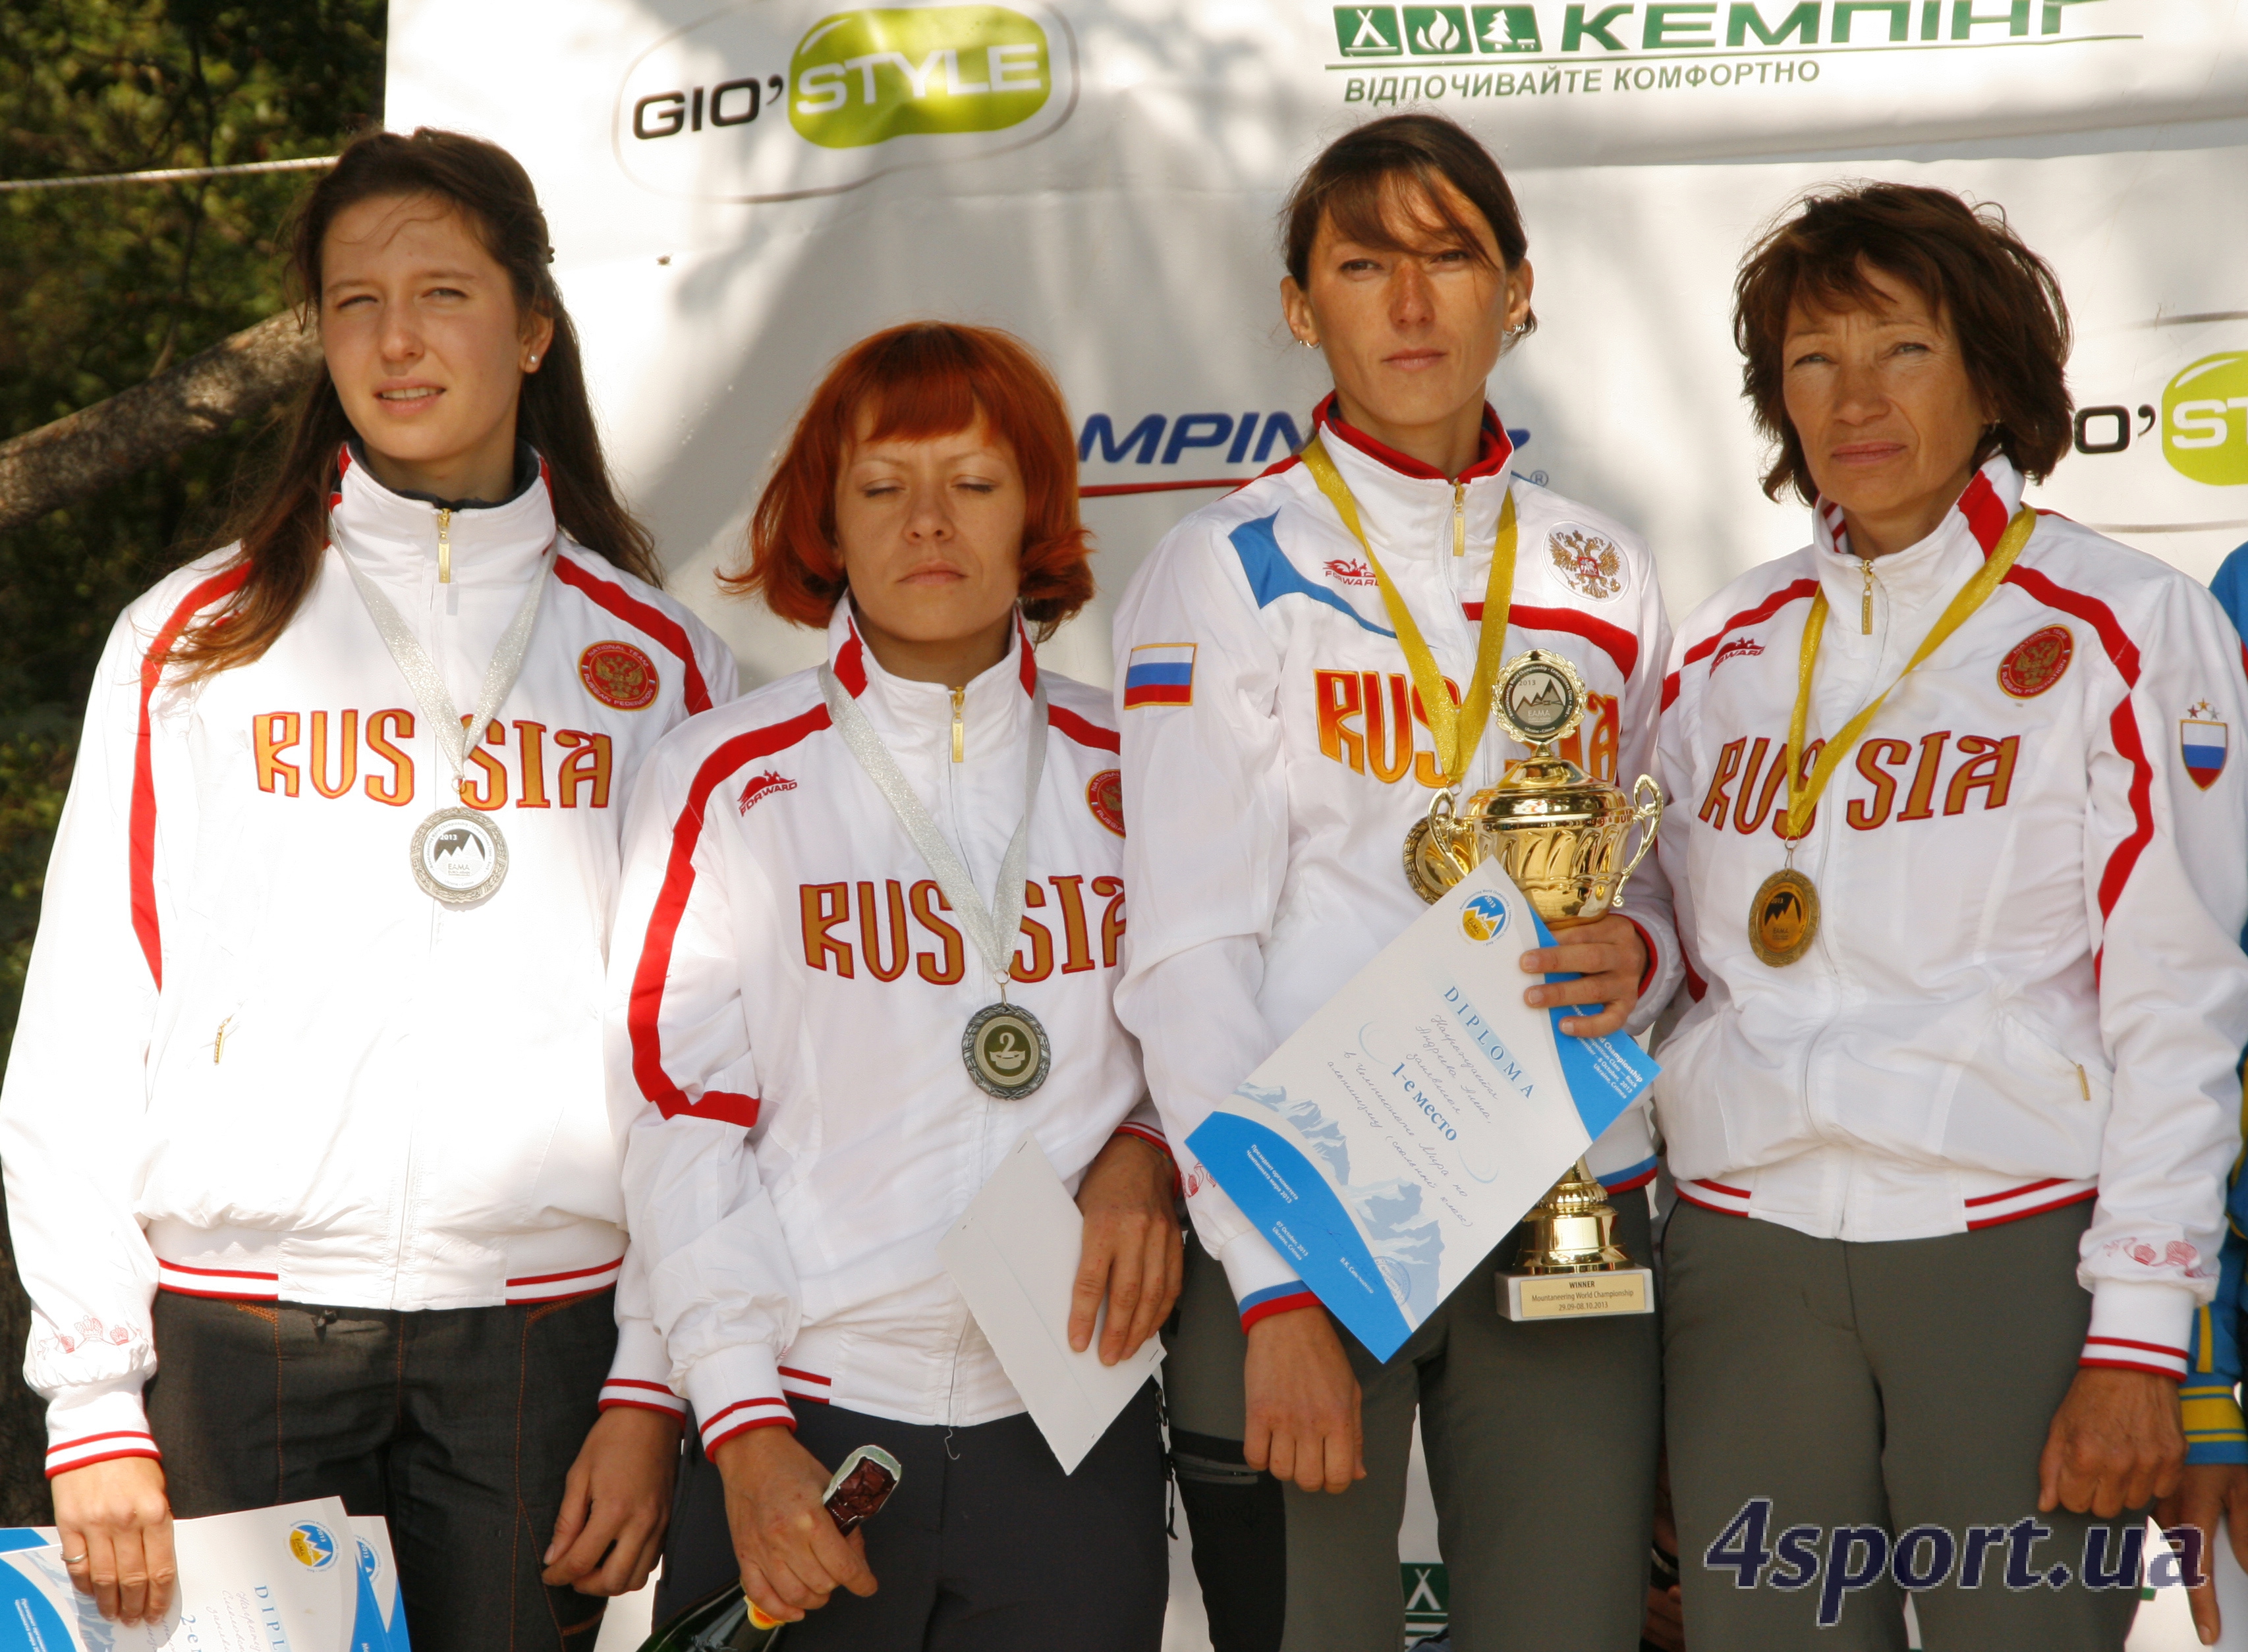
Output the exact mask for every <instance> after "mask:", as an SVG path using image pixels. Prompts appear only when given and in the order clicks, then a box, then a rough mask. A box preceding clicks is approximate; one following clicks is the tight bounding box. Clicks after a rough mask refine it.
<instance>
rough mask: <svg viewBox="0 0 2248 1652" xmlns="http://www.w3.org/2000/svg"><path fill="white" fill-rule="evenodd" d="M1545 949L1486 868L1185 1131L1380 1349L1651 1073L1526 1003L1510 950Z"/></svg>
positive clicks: (1505, 883)
mask: <svg viewBox="0 0 2248 1652" xmlns="http://www.w3.org/2000/svg"><path fill="white" fill-rule="evenodd" d="M1552 944H1553V936H1552V933H1551V932H1550V931H1549V930H1547V929H1546V926H1545V924H1544V923H1543V922H1540V921H1539V917H1538V915H1537V913H1536V912H1535V911H1534V910H1533V909H1532V907H1531V905H1530V902H1529V901H1528V900H1527V899H1525V897H1524V895H1522V893H1521V891H1519V890H1518V889H1517V888H1515V887H1514V885H1513V883H1512V881H1511V880H1509V879H1508V877H1507V876H1506V874H1505V873H1504V871H1502V870H1501V869H1500V868H1499V867H1498V864H1497V862H1496V861H1486V862H1485V863H1484V865H1482V866H1480V867H1477V869H1476V870H1475V871H1474V872H1472V873H1471V874H1469V875H1468V876H1467V877H1466V878H1464V879H1463V880H1462V881H1460V882H1459V883H1458V884H1457V885H1456V887H1455V888H1452V889H1451V890H1450V892H1449V893H1448V894H1446V895H1444V897H1443V899H1442V900H1440V901H1437V902H1436V904H1435V905H1433V906H1431V907H1430V908H1429V910H1428V911H1427V912H1426V913H1425V914H1423V915H1422V916H1421V917H1419V918H1418V919H1416V920H1415V922H1414V923H1413V926H1412V927H1411V928H1410V929H1407V930H1406V931H1405V933H1404V934H1402V935H1401V936H1398V937H1397V939H1396V940H1395V941H1393V942H1392V943H1390V944H1389V945H1388V946H1387V947H1385V948H1384V949H1382V950H1381V952H1380V953H1379V954H1378V955H1376V956H1375V957H1374V960H1373V962H1371V963H1368V964H1367V966H1366V968H1365V969H1363V970H1360V971H1359V973H1358V974H1357V975H1356V976H1355V977H1353V978H1352V979H1351V980H1350V981H1349V982H1348V983H1347V984H1346V985H1345V986H1344V987H1343V989H1342V991H1340V992H1338V993H1336V994H1335V996H1334V997H1332V998H1330V999H1329V1000H1328V1001H1327V1002H1326V1004H1324V1005H1323V1006H1321V1008H1320V1009H1319V1012H1318V1013H1317V1014H1315V1015H1313V1016H1312V1018H1311V1019H1310V1020H1308V1021H1306V1023H1305V1024H1304V1025H1303V1026H1301V1027H1300V1028H1299V1029H1298V1030H1297V1032H1296V1033H1295V1034H1294V1036H1293V1037H1292V1038H1289V1039H1288V1041H1287V1042H1286V1043H1285V1044H1283V1045H1281V1046H1280V1047H1279V1049H1278V1050H1277V1051H1276V1052H1273V1054H1272V1057H1271V1059H1269V1060H1267V1061H1266V1062H1265V1064H1264V1065H1263V1066H1260V1067H1258V1069H1257V1071H1256V1072H1254V1073H1251V1074H1250V1076H1249V1078H1248V1079H1247V1080H1245V1081H1244V1083H1243V1084H1242V1085H1241V1086H1240V1087H1239V1088H1238V1089H1237V1090H1236V1091H1235V1092H1234V1093H1233V1094H1232V1095H1231V1096H1230V1097H1229V1098H1228V1099H1227V1100H1225V1101H1223V1103H1221V1104H1220V1105H1219V1107H1217V1110H1216V1111H1214V1112H1213V1113H1212V1114H1210V1117H1209V1118H1208V1119H1206V1120H1204V1121H1203V1123H1202V1125H1201V1126H1200V1128H1197V1129H1196V1131H1195V1132H1194V1134H1192V1135H1190V1136H1189V1137H1188V1138H1187V1146H1188V1147H1189V1148H1190V1149H1191V1150H1192V1151H1193V1152H1194V1154H1195V1155H1196V1157H1197V1158H1199V1159H1200V1160H1201V1161H1202V1162H1203V1165H1204V1166H1205V1167H1206V1168H1207V1169H1209V1170H1210V1174H1211V1175H1213V1176H1216V1177H1217V1183H1218V1185H1219V1186H1220V1187H1222V1188H1223V1189H1225V1191H1226V1192H1227V1194H1228V1195H1230V1196H1231V1197H1232V1199H1233V1201H1234V1203H1236V1204H1237V1205H1239V1206H1240V1207H1241V1209H1242V1211H1243V1213H1244V1215H1246V1216H1247V1217H1249V1219H1250V1220H1251V1221H1252V1222H1254V1223H1256V1224H1257V1225H1258V1228H1260V1229H1261V1230H1263V1231H1264V1233H1265V1237H1268V1238H1270V1239H1271V1242H1272V1244H1274V1246H1275V1247H1276V1248H1278V1251H1279V1252H1280V1254H1281V1255H1282V1256H1283V1257H1285V1258H1287V1259H1288V1260H1289V1261H1290V1262H1291V1263H1292V1264H1293V1265H1294V1266H1295V1268H1296V1270H1297V1273H1298V1276H1299V1278H1302V1280H1303V1281H1304V1283H1305V1284H1306V1285H1308V1286H1309V1287H1310V1288H1311V1289H1312V1291H1314V1292H1317V1293H1318V1295H1319V1299H1320V1300H1321V1301H1322V1302H1324V1303H1326V1306H1327V1307H1328V1309H1329V1310H1330V1311H1331V1312H1333V1314H1334V1316H1335V1318H1337V1319H1338V1320H1341V1321H1342V1323H1343V1324H1344V1325H1345V1326H1347V1327H1348V1328H1349V1329H1350V1331H1351V1333H1352V1334H1353V1335H1354V1336H1356V1337H1357V1338H1358V1340H1360V1342H1363V1343H1364V1344H1365V1345H1366V1347H1367V1349H1368V1350H1369V1351H1371V1352H1372V1353H1373V1354H1374V1355H1376V1356H1377V1357H1378V1358H1381V1359H1384V1360H1387V1359H1388V1358H1389V1356H1390V1355H1391V1354H1395V1352H1396V1351H1397V1350H1398V1348H1399V1347H1402V1346H1403V1344H1404V1342H1405V1340H1406V1339H1407V1338H1408V1337H1409V1336H1410V1335H1412V1333H1413V1332H1414V1330H1415V1327H1417V1326H1419V1325H1420V1324H1421V1323H1422V1321H1423V1320H1426V1319H1427V1318H1428V1317H1429V1315H1430V1314H1431V1313H1435V1312H1436V1306H1437V1305H1438V1304H1439V1303H1441V1302H1443V1300H1444V1299H1445V1298H1446V1297H1447V1296H1449V1295H1450V1294H1451V1292H1452V1290H1453V1288H1454V1287H1455V1286H1456V1285H1458V1284H1459V1283H1460V1282H1461V1281H1462V1280H1463V1279H1464V1278H1467V1277H1468V1275H1469V1274H1470V1272H1473V1271H1474V1269H1475V1267H1476V1265H1477V1264H1478V1263H1480V1262H1481V1261H1483V1259H1484V1258H1485V1257H1486V1256H1488V1255H1489V1254H1490V1252H1491V1247H1492V1246H1494V1245H1496V1244H1498V1243H1499V1241H1500V1240H1502V1239H1504V1237H1506V1236H1507V1234H1508V1233H1509V1232H1510V1231H1511V1230H1512V1229H1513V1228H1514V1225H1515V1224H1517V1223H1518V1222H1519V1221H1520V1220H1521V1219H1522V1218H1523V1217H1524V1216H1525V1214H1526V1213H1527V1212H1528V1211H1529V1210H1530V1209H1531V1207H1532V1205H1534V1204H1536V1203H1538V1201H1539V1199H1541V1198H1543V1197H1544V1196H1545V1195H1546V1191H1547V1190H1548V1189H1551V1188H1552V1185H1553V1183H1554V1182H1555V1181H1556V1180H1557V1179H1558V1178H1559V1176H1561V1174H1562V1172H1564V1171H1566V1169H1568V1168H1569V1167H1570V1166H1571V1165H1572V1164H1573V1163H1574V1162H1576V1160H1577V1159H1578V1157H1579V1156H1580V1155H1582V1154H1583V1153H1584V1152H1585V1151H1586V1149H1587V1148H1589V1147H1590V1146H1591V1145H1592V1143H1593V1141H1594V1140H1596V1139H1597V1138H1598V1137H1599V1136H1600V1133H1601V1132H1602V1131H1604V1130H1606V1129H1607V1128H1608V1126H1609V1125H1610V1124H1612V1123H1613V1122H1614V1121H1615V1119H1616V1117H1617V1115H1618V1114H1621V1113H1622V1112H1623V1110H1624V1109H1625V1108H1626V1107H1629V1106H1630V1105H1631V1104H1632V1102H1633V1101H1634V1100H1636V1099H1637V1098H1638V1097H1639V1096H1640V1095H1641V1093H1643V1092H1644V1091H1645V1090H1646V1088H1647V1086H1648V1085H1649V1084H1650V1083H1652V1082H1653V1081H1654V1079H1655V1071H1656V1069H1655V1064H1654V1063H1653V1062H1652V1061H1650V1060H1648V1059H1647V1057H1646V1056H1645V1055H1644V1054H1642V1053H1641V1051H1640V1049H1639V1047H1638V1046H1637V1045H1635V1044H1634V1043H1633V1042H1632V1041H1631V1040H1630V1039H1629V1038H1624V1037H1622V1036H1620V1035H1617V1036H1610V1037H1607V1038H1572V1037H1570V1036H1569V1035H1568V1034H1566V1033H1565V1032H1562V1031H1561V1030H1560V1025H1559V1023H1560V1021H1561V1019H1562V1018H1563V1017H1564V1016H1565V1015H1575V1014H1578V1013H1580V1011H1579V1010H1577V1009H1574V1008H1572V1009H1569V1010H1558V1009H1557V1010H1533V1009H1532V1008H1531V1007H1530V1006H1529V1005H1527V1004H1525V1003H1523V1001H1522V997H1523V992H1524V991H1525V988H1527V987H1528V986H1529V985H1530V984H1532V977H1529V976H1527V975H1525V974H1524V973H1523V971H1522V968H1521V965H1520V963H1519V962H1518V960H1519V959H1520V957H1521V956H1522V954H1523V953H1524V952H1525V951H1526V950H1528V949H1531V948H1532V947H1541V946H1552ZM1568 978H1569V977H1566V976H1548V977H1546V979H1547V980H1549V981H1560V980H1566V979H1568Z"/></svg>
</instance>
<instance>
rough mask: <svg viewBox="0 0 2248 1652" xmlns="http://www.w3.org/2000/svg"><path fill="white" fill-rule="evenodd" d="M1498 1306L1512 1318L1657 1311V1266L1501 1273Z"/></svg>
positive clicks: (1591, 1317) (1576, 1317)
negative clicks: (1565, 1271)
mask: <svg viewBox="0 0 2248 1652" xmlns="http://www.w3.org/2000/svg"><path fill="white" fill-rule="evenodd" d="M1498 1311H1499V1313H1501V1314H1503V1315H1504V1316H1505V1317H1506V1318H1507V1319H1510V1320H1597V1319H1604V1318H1606V1317H1607V1315H1609V1314H1612V1313H1654V1312H1655V1270H1654V1269H1652V1268H1603V1269H1601V1270H1600V1272H1597V1273H1502V1274H1500V1275H1499V1276H1498Z"/></svg>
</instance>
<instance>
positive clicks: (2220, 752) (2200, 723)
mask: <svg viewBox="0 0 2248 1652" xmlns="http://www.w3.org/2000/svg"><path fill="white" fill-rule="evenodd" d="M2229 744H2230V730H2228V729H2227V728H2226V726H2225V724H2224V721H2223V720H2222V719H2221V718H2219V717H2218V716H2217V712H2216V710H2215V709H2213V708H2212V707H2211V706H2210V703H2209V702H2208V701H2206V700H2198V701H2196V702H2195V703H2193V704H2192V705H2190V706H2189V707H2188V708H2186V714H2185V716H2183V717H2181V718H2179V719H2178V752H2179V755H2180V756H2182V757H2183V758H2184V759H2185V771H2186V772H2187V773H2188V774H2189V775H2190V776H2192V777H2193V783H2194V785H2197V786H2199V787H2200V788H2201V789H2202V790H2203V792H2206V791H2208V790H2209V788H2210V787H2211V786H2213V785H2216V784H2217V776H2218V775H2220V774H2223V773H2224V759H2225V757H2226V756H2227V755H2228V751H2227V748H2228V746H2229Z"/></svg>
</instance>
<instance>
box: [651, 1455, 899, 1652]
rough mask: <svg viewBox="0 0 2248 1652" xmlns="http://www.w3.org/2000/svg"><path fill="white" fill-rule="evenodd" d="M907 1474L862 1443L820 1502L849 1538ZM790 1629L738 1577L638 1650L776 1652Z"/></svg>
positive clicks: (682, 1613) (678, 1616)
mask: <svg viewBox="0 0 2248 1652" xmlns="http://www.w3.org/2000/svg"><path fill="white" fill-rule="evenodd" d="M904 1474H905V1470H902V1469H901V1468H900V1467H899V1466H898V1460H897V1459H896V1458H895V1457H892V1456H891V1455H890V1454H889V1453H888V1452H887V1451H885V1450H882V1449H881V1447H880V1446H873V1445H862V1446H860V1448H859V1449H858V1450H855V1451H853V1453H852V1454H851V1455H850V1456H849V1457H845V1458H844V1459H843V1466H842V1467H841V1468H840V1469H838V1470H835V1475H834V1477H833V1479H831V1480H829V1481H828V1482H827V1490H826V1491H825V1492H824V1493H822V1494H821V1497H820V1502H821V1503H822V1504H823V1505H826V1510H827V1515H828V1518H830V1519H832V1520H833V1521H834V1522H835V1529H836V1530H837V1531H838V1532H841V1533H843V1535H844V1536H846V1537H848V1536H850V1535H851V1533H852V1532H855V1531H857V1530H858V1529H859V1525H860V1523H861V1522H862V1521H864V1520H865V1519H866V1518H867V1517H868V1516H869V1515H871V1514H874V1513H876V1512H877V1511H880V1510H881V1506H882V1505H883V1504H885V1503H887V1502H888V1501H889V1496H890V1493H891V1492H893V1491H896V1490H897V1485H898V1482H899V1480H900V1479H901V1478H903V1477H904ZM787 1628H788V1625H787V1624H785V1623H776V1622H774V1621H772V1620H771V1618H768V1617H767V1616H765V1614H764V1613H762V1612H760V1611H758V1610H757V1607H754V1606H752V1605H750V1601H749V1597H748V1596H746V1595H744V1594H743V1593H742V1585H741V1580H739V1579H738V1578H737V1579H736V1580H734V1581H733V1582H731V1583H729V1584H728V1585H726V1587H724V1588H723V1589H719V1590H716V1591H715V1592H714V1593H712V1594H706V1595H704V1596H703V1597H702V1599H701V1600H699V1601H696V1602H695V1603H694V1604H693V1605H692V1606H689V1607H687V1608H686V1609H685V1610H683V1611H682V1612H681V1613H679V1614H678V1615H676V1616H675V1617H674V1618H673V1619H672V1620H671V1621H670V1622H668V1623H667V1624H665V1625H664V1626H663V1627H662V1628H660V1629H658V1630H656V1632H655V1634H653V1635H649V1636H648V1639H647V1640H645V1641H643V1642H641V1648H640V1652H773V1649H777V1648H778V1647H779V1646H780V1645H781V1639H782V1635H783V1632H784V1631H785V1630H786V1629H787Z"/></svg>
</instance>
